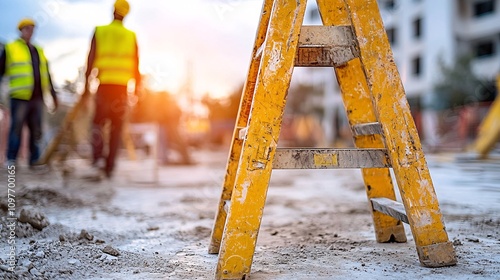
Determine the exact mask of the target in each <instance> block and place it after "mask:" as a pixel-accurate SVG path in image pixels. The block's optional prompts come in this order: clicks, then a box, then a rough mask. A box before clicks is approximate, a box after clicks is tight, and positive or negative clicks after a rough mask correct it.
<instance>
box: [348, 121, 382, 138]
mask: <svg viewBox="0 0 500 280" xmlns="http://www.w3.org/2000/svg"><path fill="white" fill-rule="evenodd" d="M352 133H353V135H354V136H360V135H373V134H382V126H381V125H380V123H378V122H372V123H362V124H356V125H353V127H352Z"/></svg>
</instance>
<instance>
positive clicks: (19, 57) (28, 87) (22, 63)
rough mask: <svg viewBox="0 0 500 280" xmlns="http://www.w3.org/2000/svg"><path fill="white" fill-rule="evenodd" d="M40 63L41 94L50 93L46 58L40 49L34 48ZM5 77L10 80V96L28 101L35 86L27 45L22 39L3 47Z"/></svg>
mask: <svg viewBox="0 0 500 280" xmlns="http://www.w3.org/2000/svg"><path fill="white" fill-rule="evenodd" d="M35 48H36V50H37V52H38V57H39V62H40V66H39V68H40V79H41V83H42V93H47V92H50V88H49V71H48V69H47V58H46V57H45V55H44V53H43V50H42V49H41V48H40V47H37V46H35ZM5 53H6V55H7V58H6V63H5V65H6V71H5V73H6V75H7V76H9V79H10V90H9V93H10V96H11V97H12V98H16V99H22V100H30V99H31V95H32V94H33V88H34V86H35V78H34V75H33V64H32V61H31V54H30V50H29V47H28V45H27V44H26V42H25V41H24V40H22V39H17V40H15V41H13V42H11V43H9V44H7V45H6V46H5Z"/></svg>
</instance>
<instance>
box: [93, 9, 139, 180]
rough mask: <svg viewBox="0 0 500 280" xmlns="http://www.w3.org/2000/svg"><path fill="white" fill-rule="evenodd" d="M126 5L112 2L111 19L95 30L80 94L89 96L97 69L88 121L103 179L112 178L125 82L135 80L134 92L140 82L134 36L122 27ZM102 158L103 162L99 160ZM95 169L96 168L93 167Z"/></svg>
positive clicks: (123, 110) (125, 98)
mask: <svg viewBox="0 0 500 280" xmlns="http://www.w3.org/2000/svg"><path fill="white" fill-rule="evenodd" d="M129 9H130V6H129V3H128V2H127V1H126V0H117V1H116V2H115V4H114V13H113V16H114V19H113V21H112V22H111V23H110V24H108V25H104V26H98V27H96V29H95V32H94V36H93V38H92V43H91V46H90V52H89V56H88V60H87V70H86V73H85V89H84V97H86V96H89V89H88V88H89V78H90V76H91V73H92V70H93V69H97V73H98V74H97V79H98V80H99V87H98V88H97V92H96V96H95V115H94V120H93V123H92V139H91V143H92V152H93V155H92V165H93V167H94V168H96V169H101V170H103V171H104V174H105V175H106V177H107V178H111V177H112V173H113V170H114V167H115V158H116V155H117V151H118V146H119V143H120V135H121V130H122V125H123V121H124V118H125V115H126V114H125V113H126V111H127V104H128V94H127V85H128V83H129V81H130V80H132V79H135V92H136V94H137V93H138V90H139V88H140V83H141V75H140V73H139V54H138V49H137V41H136V35H135V33H134V32H132V31H130V30H128V29H127V28H125V27H124V26H123V19H124V18H125V16H127V14H128V12H129ZM108 120H109V121H110V123H111V125H110V131H109V141H108V148H107V155H106V156H104V155H103V149H104V142H105V141H104V137H103V136H104V131H103V130H104V125H105V123H106V122H107V121H108ZM103 160H104V161H103ZM96 171H97V170H96Z"/></svg>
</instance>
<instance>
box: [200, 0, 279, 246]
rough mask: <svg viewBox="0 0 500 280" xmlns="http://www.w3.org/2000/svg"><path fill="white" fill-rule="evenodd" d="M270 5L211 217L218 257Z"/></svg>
mask: <svg viewBox="0 0 500 280" xmlns="http://www.w3.org/2000/svg"><path fill="white" fill-rule="evenodd" d="M272 5H273V0H266V1H265V2H264V4H263V6H262V12H261V18H260V23H259V27H258V30H257V34H256V37H255V44H254V47H253V51H252V58H251V61H250V67H249V71H248V76H247V80H246V83H245V86H244V88H243V95H242V97H241V101H240V108H239V111H238V118H237V120H236V126H235V128H234V132H233V139H232V142H231V150H230V151H229V158H228V162H227V167H226V175H225V177H224V183H223V185H222V194H221V197H220V200H219V206H218V209H217V214H216V216H215V222H214V227H213V229H212V236H211V238H210V245H209V247H208V253H209V254H217V253H219V248H220V242H221V239H222V233H223V231H224V224H225V223H226V217H227V213H226V208H225V207H224V206H225V205H226V203H227V202H228V201H229V200H230V199H231V195H232V192H233V186H234V181H235V178H236V171H237V169H238V165H239V159H240V155H241V147H242V144H243V140H242V139H240V138H239V137H238V135H239V132H240V130H241V129H242V128H244V127H246V126H247V124H248V117H249V115H250V108H251V105H252V100H253V93H254V90H255V83H256V81H257V74H258V72H259V66H260V57H261V56H260V55H259V53H258V52H259V49H260V47H261V46H262V44H263V43H264V41H265V39H266V32H267V27H268V25H269V18H270V14H271V8H272Z"/></svg>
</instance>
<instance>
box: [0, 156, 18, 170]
mask: <svg viewBox="0 0 500 280" xmlns="http://www.w3.org/2000/svg"><path fill="white" fill-rule="evenodd" d="M12 166H16V161H15V160H13V159H8V160H6V161H5V162H4V163H3V168H4V169H9V170H10V169H12ZM9 167H10V168H9Z"/></svg>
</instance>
